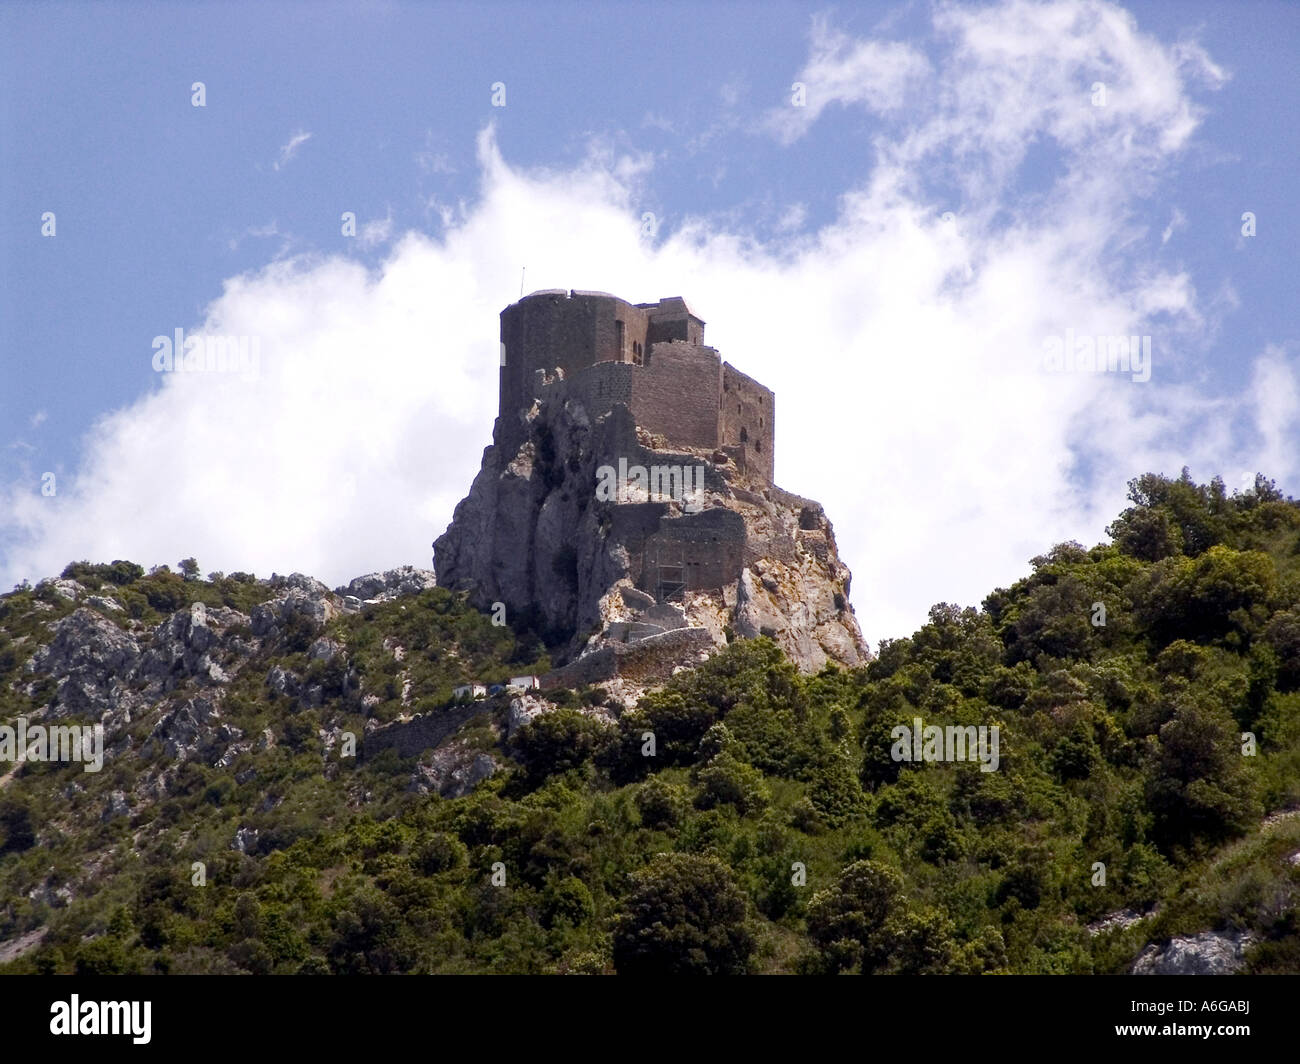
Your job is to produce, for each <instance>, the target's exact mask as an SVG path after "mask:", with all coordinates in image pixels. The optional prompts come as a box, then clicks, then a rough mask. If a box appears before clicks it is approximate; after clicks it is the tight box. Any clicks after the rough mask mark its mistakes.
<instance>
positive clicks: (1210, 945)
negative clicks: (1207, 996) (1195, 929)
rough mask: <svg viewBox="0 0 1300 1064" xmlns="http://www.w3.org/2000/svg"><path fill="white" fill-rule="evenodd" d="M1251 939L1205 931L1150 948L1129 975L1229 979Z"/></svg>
mask: <svg viewBox="0 0 1300 1064" xmlns="http://www.w3.org/2000/svg"><path fill="white" fill-rule="evenodd" d="M1253 941H1254V940H1253V938H1252V936H1250V935H1249V934H1243V933H1239V932H1238V933H1229V932H1224V933H1220V932H1215V931H1205V932H1202V933H1201V934H1199V935H1194V936H1192V937H1183V938H1174V939H1171V940H1170V941H1169V942H1168V944H1166V945H1165V946H1163V947H1161V946H1157V945H1154V944H1153V945H1150V946H1147V948H1146V949H1144V950H1143V951H1142V952H1141V954H1139V956H1138V959H1137V960H1136V961H1135V962H1134V963H1133V971H1132V974H1133V975H1232V974H1233V973H1234V972H1236V971H1237V970H1238V969H1239V968H1241V966H1242V964H1243V962H1244V958H1245V953H1246V950H1247V949H1248V948H1249V946H1250V945H1251V943H1252V942H1253Z"/></svg>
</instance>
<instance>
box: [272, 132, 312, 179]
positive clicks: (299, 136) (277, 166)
mask: <svg viewBox="0 0 1300 1064" xmlns="http://www.w3.org/2000/svg"><path fill="white" fill-rule="evenodd" d="M309 140H311V134H310V133H305V132H303V131H302V130H301V129H300V130H298V131H297V132H295V133H294V134H293V135H292V136H291V137H289V140H288V142H287V143H286V144H284V145H283V146H282V147H281V148H280V156H279V158H277V159H276V160H275V162H273V163H272V164H271V169H273V170H281V169H283V168H284V167H286V166H288V165H289V163H290V162H292V161H293V157H294V156H295V155H297V154H298V149H299V148H301V147H302V146H303V145H304V144H306V143H307V141H309Z"/></svg>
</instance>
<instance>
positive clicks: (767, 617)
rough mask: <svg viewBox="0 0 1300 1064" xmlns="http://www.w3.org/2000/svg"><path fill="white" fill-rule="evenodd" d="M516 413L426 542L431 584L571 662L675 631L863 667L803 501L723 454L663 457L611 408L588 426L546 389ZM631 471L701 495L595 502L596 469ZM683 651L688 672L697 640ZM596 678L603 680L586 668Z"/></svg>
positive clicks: (575, 404) (840, 591) (829, 558)
mask: <svg viewBox="0 0 1300 1064" xmlns="http://www.w3.org/2000/svg"><path fill="white" fill-rule="evenodd" d="M520 416H521V417H522V418H523V421H524V423H525V425H526V428H527V436H526V438H525V439H524V442H523V443H522V444H521V445H520V446H519V447H518V448H517V449H516V450H514V451H512V452H507V450H506V449H505V448H503V447H501V446H500V441H501V440H502V439H503V438H505V437H506V434H504V433H503V432H502V426H501V423H500V419H499V420H498V424H497V428H496V432H495V437H494V438H495V439H496V441H497V442H496V443H494V444H493V445H492V446H490V447H488V448H487V449H486V450H485V451H484V454H483V463H482V467H481V469H480V470H479V473H478V475H477V476H476V477H475V478H474V483H473V485H472V486H471V488H470V492H469V495H468V496H467V497H466V498H465V499H464V500H462V501H461V503H460V504H459V505H458V506H457V507H456V510H455V514H454V516H453V519H452V523H451V525H450V526H449V527H448V529H447V531H446V532H445V533H444V534H443V535H442V536H440V537H439V538H438V540H437V541H436V542H435V543H434V551H435V563H436V566H435V567H436V571H437V579H438V583H439V585H441V586H444V587H449V588H454V589H459V590H465V591H468V592H469V594H470V599H471V601H472V602H473V603H474V604H475V605H476V606H477V607H479V608H481V609H490V608H492V605H493V604H494V603H496V602H501V603H504V604H505V606H506V608H507V610H509V611H514V614H515V615H519V614H520V613H522V614H524V615H528V616H531V617H533V618H534V619H535V620H536V621H537V622H538V623H539V624H540V626H542V627H544V628H545V629H547V630H548V632H549V634H550V635H551V636H552V637H559V638H560V639H561V640H562V639H565V638H567V639H568V640H569V642H568V647H567V655H566V656H567V657H569V658H570V659H577V660H578V661H580V660H582V659H583V658H585V657H588V656H590V655H593V654H598V653H600V652H601V651H602V650H608V649H609V648H611V647H613V646H615V645H625V644H632V643H636V642H639V641H641V640H645V639H652V638H662V637H663V636H664V635H665V634H666V633H668V632H670V631H673V630H676V629H679V628H688V629H697V630H699V631H698V632H697V635H698V636H699V637H700V638H702V639H703V640H704V642H706V643H708V644H709V645H712V646H719V645H722V644H723V643H725V642H726V640H727V638H728V636H729V635H731V636H740V637H742V638H753V637H757V636H760V635H767V636H770V637H771V638H772V639H774V640H775V641H776V642H777V643H778V644H780V646H781V647H782V649H783V650H784V651H785V652H786V654H787V655H789V657H790V658H791V659H792V660H793V661H794V662H795V663H796V664H797V665H798V666H799V668H800V669H802V670H804V671H808V672H812V671H816V670H818V669H820V668H822V667H823V666H824V665H826V664H827V663H837V664H840V665H844V666H850V667H851V666H855V665H859V664H861V663H863V662H864V661H866V660H867V658H868V651H867V647H866V645H865V643H864V642H863V640H862V635H861V632H860V631H859V629H858V624H857V619H856V618H855V617H854V614H853V608H852V606H850V605H849V582H850V574H849V571H848V568H847V567H846V566H845V565H844V564H843V563H842V562H840V560H839V556H838V553H837V551H836V546H835V535H834V532H833V530H832V528H831V524H830V521H829V520H828V519H827V517H826V515H825V513H824V511H823V510H822V508H821V506H820V505H819V504H817V503H815V502H813V501H811V500H809V499H803V498H800V497H799V496H796V495H792V494H790V493H788V492H785V491H782V490H781V489H780V488H776V487H773V486H770V485H764V484H762V483H758V482H755V481H754V480H753V479H752V474H749V473H746V472H745V471H743V470H741V469H739V468H738V467H737V466H736V465H735V463H734V462H733V461H732V460H731V458H730V457H729V456H728V455H727V454H726V453H725V452H723V451H715V450H711V449H710V450H692V449H689V448H688V449H681V448H677V449H673V450H668V449H666V448H665V447H663V446H662V443H663V441H662V440H661V439H659V438H657V437H652V436H650V435H649V434H647V433H646V432H644V431H643V430H641V429H639V428H638V427H637V426H636V425H635V423H634V422H633V420H632V415H631V414H630V413H629V412H628V410H627V408H626V407H625V406H622V405H615V406H614V407H613V408H612V409H611V410H610V411H609V412H608V413H605V414H603V415H601V416H599V417H596V418H592V417H590V416H589V415H588V413H587V410H586V408H585V407H584V405H583V403H582V400H581V399H580V398H578V397H576V396H566V394H565V393H564V392H563V391H562V390H560V391H558V392H556V393H555V395H554V397H552V398H548V399H545V400H537V401H535V402H534V404H533V406H532V407H531V409H529V410H528V411H527V412H525V413H523V414H521V415H520ZM512 435H514V434H512ZM620 463H621V464H620ZM638 466H639V467H644V468H646V469H650V468H652V467H658V468H660V469H672V468H678V467H680V468H682V469H685V468H688V467H700V468H701V469H702V490H700V491H698V492H696V493H694V494H693V495H691V496H689V497H688V496H687V495H686V494H685V493H680V492H679V493H677V494H676V496H675V497H674V495H673V493H667V494H666V495H665V494H659V495H651V494H650V493H649V492H646V491H640V492H638V491H637V489H636V488H635V486H634V487H633V488H632V490H630V491H628V492H624V493H623V494H622V495H620V496H618V497H615V498H612V499H611V498H609V497H607V495H606V496H600V495H599V494H598V492H597V485H598V483H599V482H600V474H599V472H598V471H599V470H600V469H601V468H602V467H606V468H610V469H620V468H632V467H638ZM683 645H684V649H685V656H684V657H683V659H682V660H683V662H684V663H687V664H694V663H695V662H696V661H697V660H698V653H697V649H698V645H697V643H695V642H694V641H693V640H686V641H684V644H683ZM622 658H623V655H621V654H619V653H618V652H616V651H611V652H609V653H606V654H604V655H603V659H604V660H605V661H606V662H608V663H613V664H616V663H618V662H620V661H621V660H622ZM602 671H603V672H605V673H606V674H607V675H619V673H617V672H613V673H609V672H608V670H607V669H603V668H595V669H593V668H589V669H588V670H587V672H589V673H593V674H595V673H600V672H602ZM584 675H585V673H584ZM595 678H600V677H599V676H595Z"/></svg>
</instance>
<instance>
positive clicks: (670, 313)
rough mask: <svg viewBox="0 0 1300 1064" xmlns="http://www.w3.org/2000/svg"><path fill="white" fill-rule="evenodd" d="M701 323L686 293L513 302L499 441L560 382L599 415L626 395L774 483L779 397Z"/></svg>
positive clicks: (681, 435)
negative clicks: (725, 355)
mask: <svg viewBox="0 0 1300 1064" xmlns="http://www.w3.org/2000/svg"><path fill="white" fill-rule="evenodd" d="M704 324H705V323H704V319H703V318H701V317H699V316H698V315H697V314H695V313H694V312H693V311H692V310H691V309H690V307H689V306H688V305H687V303H686V301H685V300H684V299H682V298H681V297H680V296H670V297H667V298H664V299H660V300H659V301H658V302H657V303H629V302H627V301H626V300H624V299H619V298H618V297H617V296H613V295H610V294H609V293H607V292H584V291H580V290H576V289H575V290H572V291H566V290H564V289H545V290H542V291H538V292H533V293H531V294H529V295H527V296H524V297H523V298H522V299H520V300H519V301H518V302H517V303H512V304H510V306H508V307H506V308H505V310H503V311H502V312H501V388H500V406H499V410H498V413H499V421H498V433H499V437H500V438H499V440H498V442H499V443H501V444H502V445H503V446H505V447H507V448H509V449H513V448H514V447H517V446H518V445H519V444H520V443H521V442H522V441H523V440H524V438H525V437H526V436H527V428H526V426H525V425H524V423H523V420H522V415H523V413H524V412H526V411H527V410H528V409H529V408H530V407H531V406H532V404H533V401H534V400H536V399H541V398H547V397H549V396H551V395H553V394H555V393H556V389H559V388H562V389H563V392H564V394H565V395H566V396H570V397H575V398H578V399H580V400H581V401H582V403H583V405H584V406H585V407H586V408H587V411H588V413H589V414H591V415H592V416H593V417H594V416H599V415H600V414H602V413H606V412H608V411H609V410H610V409H611V408H612V407H613V406H614V405H615V404H622V405H624V406H626V407H627V408H628V410H629V412H630V413H631V414H632V416H633V419H634V420H635V422H636V424H637V425H638V426H640V427H641V428H644V429H645V430H646V431H648V432H652V433H655V434H656V435H659V436H662V437H663V438H664V439H665V441H666V442H667V443H668V445H669V446H681V447H694V448H712V449H714V450H721V451H723V452H725V453H726V454H728V455H729V456H730V457H731V458H732V460H733V461H735V462H736V464H737V466H738V467H739V468H740V469H742V470H744V471H745V472H746V473H747V474H749V475H750V476H752V477H755V478H757V479H760V480H762V481H763V482H765V483H767V484H771V482H772V473H773V458H774V455H773V445H774V441H775V418H776V409H775V396H774V395H773V393H772V392H771V390H770V389H768V388H765V387H763V385H761V384H759V383H758V382H757V381H756V380H754V379H753V378H751V377H748V376H746V375H745V374H743V373H741V372H740V371H739V370H737V369H736V368H735V367H733V366H732V365H731V364H730V363H727V362H723V361H722V358H721V356H720V355H719V354H718V352H717V351H716V350H715V349H714V348H712V347H707V346H705V344H704ZM539 371H540V372H539Z"/></svg>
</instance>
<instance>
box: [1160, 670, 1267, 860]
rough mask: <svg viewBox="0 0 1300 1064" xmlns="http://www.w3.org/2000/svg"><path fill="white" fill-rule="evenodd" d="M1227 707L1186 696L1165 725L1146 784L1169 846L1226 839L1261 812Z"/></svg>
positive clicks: (1164, 839)
mask: <svg viewBox="0 0 1300 1064" xmlns="http://www.w3.org/2000/svg"><path fill="white" fill-rule="evenodd" d="M1243 762H1244V758H1243V757H1242V756H1241V744H1240V742H1239V740H1238V737H1237V735H1236V734H1235V729H1234V727H1233V722H1232V721H1231V719H1230V718H1228V715H1227V713H1226V712H1225V711H1223V710H1222V709H1219V708H1218V707H1213V706H1210V705H1201V704H1198V703H1197V702H1195V701H1192V700H1191V696H1190V695H1189V696H1188V697H1187V700H1185V701H1184V702H1183V703H1182V704H1181V705H1179V706H1178V707H1177V708H1176V709H1175V710H1174V713H1173V716H1172V718H1171V719H1170V720H1169V721H1168V722H1167V723H1165V724H1164V726H1163V727H1161V729H1160V747H1159V752H1158V758H1157V762H1156V764H1155V766H1154V768H1153V771H1152V774H1151V776H1150V781H1149V784H1148V787H1147V801H1148V804H1149V805H1150V807H1151V811H1152V813H1153V814H1154V815H1155V824H1154V832H1153V834H1154V836H1155V838H1156V839H1157V840H1158V841H1159V842H1161V843H1163V844H1164V845H1166V846H1170V845H1191V844H1193V843H1195V842H1197V841H1205V842H1222V841H1224V840H1225V839H1227V838H1230V837H1232V836H1234V835H1240V834H1242V833H1244V832H1245V831H1246V830H1247V829H1248V828H1249V827H1250V826H1251V824H1252V823H1253V822H1254V821H1255V819H1257V817H1258V813H1259V810H1258V807H1257V802H1256V800H1255V797H1254V790H1253V786H1252V781H1251V777H1250V775H1249V774H1248V772H1247V770H1246V767H1245V765H1244V764H1243Z"/></svg>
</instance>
